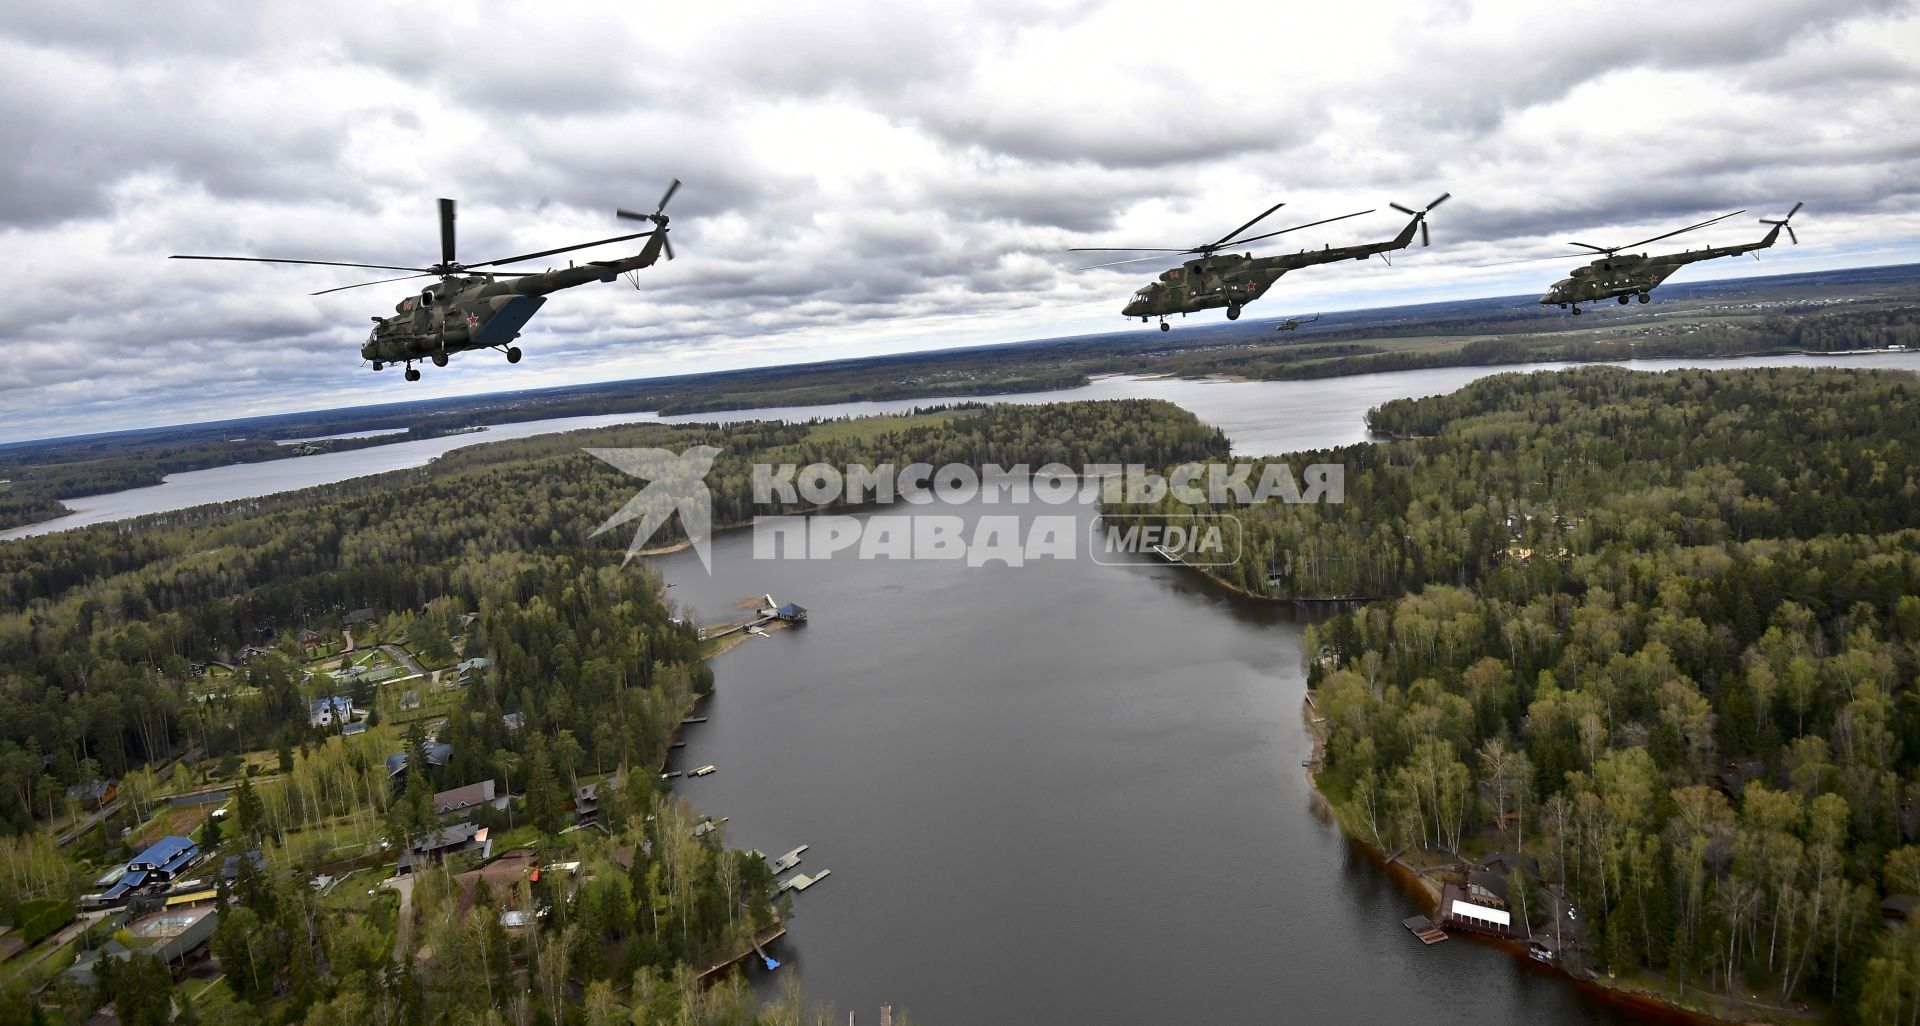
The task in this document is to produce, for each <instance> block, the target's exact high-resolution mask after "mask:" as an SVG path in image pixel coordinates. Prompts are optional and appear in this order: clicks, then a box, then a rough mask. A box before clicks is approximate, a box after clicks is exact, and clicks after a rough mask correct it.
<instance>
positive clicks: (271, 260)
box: [167, 253, 433, 274]
mask: <svg viewBox="0 0 1920 1026" xmlns="http://www.w3.org/2000/svg"><path fill="white" fill-rule="evenodd" d="M167 259H168V260H234V261H238V262H241V263H251V264H314V265H316V266H320V267H365V268H367V269H369V270H374V271H418V272H420V273H421V274H432V273H433V268H431V267H401V266H400V265H398V264H354V263H347V262H344V261H340V260H285V259H281V258H279V257H231V256H191V255H188V254H185V253H175V254H174V255H172V256H170V257H168V258H167Z"/></svg>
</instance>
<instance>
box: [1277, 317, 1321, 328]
mask: <svg viewBox="0 0 1920 1026" xmlns="http://www.w3.org/2000/svg"><path fill="white" fill-rule="evenodd" d="M1319 319H1320V315H1319V314H1314V315H1313V316H1312V317H1309V318H1307V319H1306V320H1304V321H1303V320H1301V319H1300V318H1298V317H1289V318H1287V319H1286V320H1284V321H1281V322H1280V326H1279V327H1277V328H1274V329H1273V330H1275V331H1296V330H1298V329H1299V327H1300V326H1301V325H1302V324H1312V323H1313V322H1314V321H1317V320H1319Z"/></svg>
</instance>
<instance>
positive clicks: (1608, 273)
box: [1540, 203, 1806, 314]
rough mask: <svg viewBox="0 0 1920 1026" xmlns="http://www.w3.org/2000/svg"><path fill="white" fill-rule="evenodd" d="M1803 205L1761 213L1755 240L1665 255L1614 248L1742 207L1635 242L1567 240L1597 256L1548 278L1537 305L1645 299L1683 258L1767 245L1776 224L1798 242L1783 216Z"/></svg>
mask: <svg viewBox="0 0 1920 1026" xmlns="http://www.w3.org/2000/svg"><path fill="white" fill-rule="evenodd" d="M1804 206H1806V204H1805V203H1795V204H1794V205H1793V209H1792V210H1789V211H1787V216H1785V217H1783V218H1780V219H1779V220H1777V221H1776V220H1773V219H1771V218H1765V217H1763V218H1761V219H1760V223H1761V224H1770V225H1772V226H1773V227H1772V228H1771V229H1769V230H1768V231H1767V234H1766V235H1765V237H1763V238H1761V240H1760V241H1759V242H1749V243H1746V244H1744V245H1739V246H1710V247H1708V248H1706V249H1694V250H1688V251H1686V252H1684V253H1668V254H1666V255H1665V256H1648V255H1646V254H1645V253H1638V254H1635V253H1628V254H1625V255H1622V254H1621V253H1620V251H1621V250H1623V249H1632V248H1634V247H1635V246H1644V245H1646V244H1647V243H1649V242H1659V241H1660V240H1661V239H1670V238H1673V237H1674V236H1675V235H1682V234H1685V233H1687V232H1690V231H1694V230H1696V229H1699V228H1705V227H1706V226H1708V225H1710V224H1719V223H1720V222H1722V221H1724V220H1726V219H1727V218H1729V217H1733V216H1735V215H1737V214H1744V213H1746V211H1745V210H1736V211H1734V212H1733V213H1732V214H1721V215H1720V216H1719V217H1716V218H1713V219H1712V220H1708V221H1702V222H1700V223H1699V224H1691V225H1688V226H1687V227H1685V228H1681V229H1679V230H1678V231H1671V232H1668V233H1666V234H1665V235H1656V236H1654V237H1653V238H1651V239H1641V240H1640V241H1639V242H1632V243H1628V244H1627V245H1625V246H1611V247H1608V246H1595V245H1592V244H1590V243H1585V242H1571V243H1568V245H1570V246H1579V247H1581V248H1582V249H1590V250H1593V251H1594V252H1596V253H1598V254H1600V258H1599V259H1598V260H1595V261H1593V262H1591V263H1589V264H1587V265H1586V266H1585V267H1576V268H1574V269H1573V274H1572V276H1571V277H1567V278H1562V279H1560V280H1559V281H1556V282H1554V283H1553V287H1552V288H1550V289H1548V290H1547V294H1546V295H1544V296H1541V297H1540V305H1542V306H1557V307H1560V308H1561V309H1562V310H1564V309H1567V308H1568V307H1571V308H1572V309H1573V312H1574V313H1576V314H1578V313H1579V312H1580V304H1581V303H1597V302H1599V301H1601V300H1603V299H1609V298H1618V299H1619V301H1620V303H1621V304H1622V305H1625V304H1626V303H1627V301H1628V300H1629V299H1631V298H1633V297H1634V296H1639V297H1640V302H1642V303H1646V302H1651V301H1652V297H1651V296H1649V295H1648V293H1650V292H1652V291H1653V290H1654V289H1655V288H1657V287H1658V286H1659V285H1660V283H1661V282H1663V281H1666V280H1667V278H1668V277H1670V276H1671V275H1672V274H1673V272H1675V271H1677V270H1679V269H1680V268H1682V267H1684V266H1686V265H1687V264H1692V263H1698V262H1699V261H1702V260H1713V259H1716V258H1718V257H1724V256H1739V255H1740V254H1742V253H1751V252H1753V251H1754V250H1756V249H1766V248H1767V247H1769V246H1772V245H1773V240H1774V239H1777V238H1779V237H1780V229H1782V228H1785V229H1786V230H1787V238H1789V239H1792V240H1793V244H1794V245H1796V246H1798V245H1799V244H1800V237H1799V236H1797V235H1795V234H1793V226H1792V225H1791V224H1789V223H1788V222H1790V221H1792V220H1793V215H1795V214H1797V213H1799V212H1800V208H1801V207H1804Z"/></svg>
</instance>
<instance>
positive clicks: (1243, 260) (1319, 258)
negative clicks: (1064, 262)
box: [1069, 192, 1452, 331]
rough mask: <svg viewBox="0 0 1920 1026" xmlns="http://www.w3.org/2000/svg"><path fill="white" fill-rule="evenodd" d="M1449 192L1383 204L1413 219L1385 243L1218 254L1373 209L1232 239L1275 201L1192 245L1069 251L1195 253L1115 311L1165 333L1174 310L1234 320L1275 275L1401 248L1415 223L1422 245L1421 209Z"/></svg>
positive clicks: (1424, 230) (1262, 217) (1423, 220)
mask: <svg viewBox="0 0 1920 1026" xmlns="http://www.w3.org/2000/svg"><path fill="white" fill-rule="evenodd" d="M1450 195H1452V193H1445V192H1443V193H1441V194H1440V196H1439V198H1438V199H1435V200H1434V201H1433V202H1432V203H1429V204H1427V206H1426V209H1424V210H1411V209H1409V208H1407V207H1403V206H1401V205H1400V204H1398V203H1390V204H1388V206H1391V207H1392V208H1393V209H1395V210H1398V211H1400V212H1401V213H1403V214H1408V215H1411V216H1412V218H1413V219H1412V220H1410V221H1408V222H1407V226H1406V227H1405V228H1403V229H1401V230H1400V234H1399V235H1396V236H1394V237H1393V238H1392V239H1390V240H1388V241H1386V242H1372V243H1366V244H1364V245H1359V246H1342V247H1340V248H1338V249H1334V248H1332V247H1327V248H1323V249H1319V250H1311V249H1303V250H1301V251H1300V252H1298V253H1291V254H1283V255H1280V256H1269V257H1256V256H1254V255H1253V254H1252V253H1250V252H1249V253H1244V254H1242V253H1221V252H1220V251H1221V250H1223V249H1225V248H1227V247H1228V246H1241V245H1245V244H1247V243H1252V242H1259V241H1260V240H1261V239H1271V238H1273V237H1274V236H1276V235H1285V234H1287V233H1288V232H1297V231H1299V230H1300V229H1302V228H1312V227H1315V226H1317V225H1323V224H1331V223H1333V222H1334V221H1344V220H1346V219H1347V218H1349V217H1359V216H1360V215H1361V214H1371V213H1373V211H1371V210H1361V211H1356V212H1355V213H1351V214H1341V215H1340V216H1339V217H1329V218H1326V219H1325V220H1321V221H1310V222H1308V223H1307V224H1297V225H1294V226H1293V227H1291V228H1282V229H1280V230H1279V231H1277V232H1268V233H1266V234H1265V235H1254V236H1250V237H1248V238H1244V239H1243V238H1238V236H1239V235H1240V233H1241V232H1244V231H1246V230H1247V229H1249V228H1252V227H1253V226H1254V225H1256V224H1259V223H1260V222H1261V221H1264V220H1266V219H1267V217H1268V216H1270V215H1271V214H1272V213H1273V212H1274V211H1276V210H1279V209H1280V208H1281V207H1284V206H1286V204H1285V203H1275V204H1274V205H1273V206H1271V207H1268V208H1267V209H1266V210H1265V211H1264V212H1263V213H1261V215H1260V216H1259V217H1256V218H1254V219H1253V220H1251V221H1248V222H1247V223H1246V224H1243V225H1241V226H1240V227H1238V228H1235V229H1234V230H1233V231H1230V232H1228V233H1227V234H1225V235H1223V236H1221V237H1220V238H1219V239H1218V240H1217V241H1214V242H1209V243H1205V244H1203V245H1199V246H1194V247H1192V248H1191V249H1156V248H1152V247H1146V246H1122V247H1111V246H1099V247H1087V246H1082V247H1076V248H1074V249H1072V250H1070V251H1069V252H1074V253H1193V254H1197V255H1196V256H1195V257H1194V258H1193V259H1192V260H1188V261H1186V262H1185V263H1183V264H1181V265H1180V266H1179V267H1175V268H1172V269H1170V270H1166V271H1162V272H1161V273H1160V280H1159V281H1156V282H1151V283H1149V284H1148V285H1147V286H1146V287H1145V288H1143V289H1141V290H1140V291H1138V292H1135V293H1134V294H1133V298H1132V299H1131V300H1129V301H1128V302H1127V305H1126V306H1125V307H1123V308H1122V309H1121V311H1120V314H1121V316H1123V317H1126V318H1129V319H1131V318H1134V317H1138V318H1140V323H1142V324H1145V323H1146V322H1147V321H1148V319H1150V318H1153V317H1158V318H1160V330H1161V331H1167V330H1170V329H1171V328H1172V325H1170V324H1168V323H1167V317H1168V315H1170V314H1176V313H1177V314H1181V315H1183V316H1184V315H1186V314H1189V313H1197V312H1199V311H1201V310H1211V309H1213V308H1214V307H1221V306H1223V307H1226V308H1227V320H1230V321H1234V320H1239V319H1240V308H1241V307H1243V306H1246V305H1247V304H1248V303H1251V302H1253V301H1254V300H1256V299H1259V298H1260V297H1261V296H1264V295H1266V294H1267V290H1268V289H1270V288H1272V287H1273V283H1274V282H1276V281H1279V280H1280V276H1281V275H1283V274H1286V273H1287V272H1288V271H1291V270H1295V269H1296V268H1301V267H1311V266H1313V265H1314V264H1330V263H1334V262H1335V261H1339V260H1365V259H1366V258H1368V257H1370V256H1372V255H1374V254H1375V253H1382V254H1384V253H1389V252H1392V251H1393V250H1396V249H1405V248H1407V247H1408V246H1410V245H1412V244H1413V230H1414V228H1415V227H1418V228H1419V229H1420V244H1421V245H1422V246H1425V245H1427V242H1428V239H1427V213H1428V211H1431V210H1432V209H1433V208H1435V207H1437V206H1439V205H1440V204H1442V203H1445V202H1446V201H1447V197H1448V196H1450ZM1152 259H1154V258H1153V257H1151V256H1144V257H1132V258H1129V259H1126V260H1115V261H1112V262H1111V263H1105V264H1094V265H1092V266H1093V267H1113V266H1115V265H1118V264H1130V263H1133V262H1135V261H1138V260H1152ZM1088 269H1090V268H1082V270H1088Z"/></svg>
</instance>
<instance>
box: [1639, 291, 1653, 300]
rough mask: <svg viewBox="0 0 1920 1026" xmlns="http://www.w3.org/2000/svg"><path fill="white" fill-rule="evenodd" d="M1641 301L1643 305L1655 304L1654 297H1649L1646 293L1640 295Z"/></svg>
mask: <svg viewBox="0 0 1920 1026" xmlns="http://www.w3.org/2000/svg"><path fill="white" fill-rule="evenodd" d="M1640 301H1641V302H1642V303H1651V302H1653V297H1652V296H1649V295H1647V294H1646V293H1644V292H1642V293H1640Z"/></svg>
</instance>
